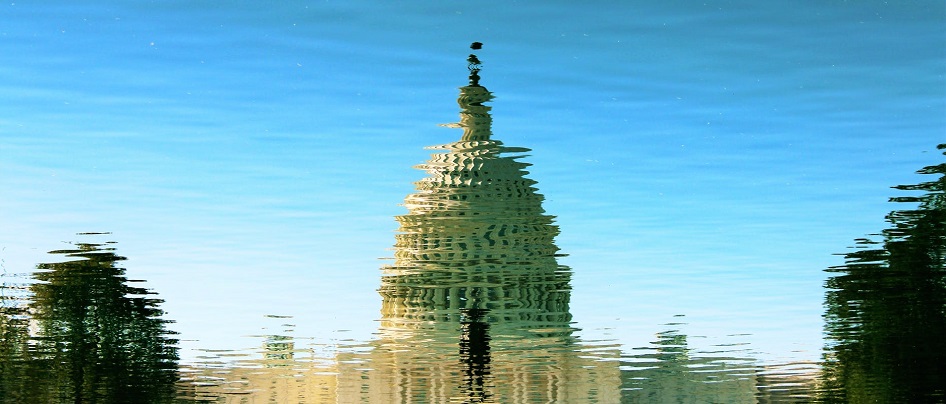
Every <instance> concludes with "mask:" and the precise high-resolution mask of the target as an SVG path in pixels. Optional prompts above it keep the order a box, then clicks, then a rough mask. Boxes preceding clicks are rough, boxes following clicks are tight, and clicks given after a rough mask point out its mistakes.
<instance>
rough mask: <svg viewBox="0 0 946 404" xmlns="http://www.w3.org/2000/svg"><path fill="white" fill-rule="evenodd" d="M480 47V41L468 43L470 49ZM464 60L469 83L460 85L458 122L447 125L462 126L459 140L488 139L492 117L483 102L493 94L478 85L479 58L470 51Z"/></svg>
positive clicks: (480, 64) (488, 108) (491, 97)
mask: <svg viewBox="0 0 946 404" xmlns="http://www.w3.org/2000/svg"><path fill="white" fill-rule="evenodd" d="M482 48H483V44H482V43H480V42H473V43H472V44H471V45H470V49H473V50H479V49H482ZM466 61H467V66H466V68H467V69H468V70H469V71H470V84H469V85H467V86H464V87H460V97H459V98H458V99H457V103H459V104H460V122H459V123H458V124H455V125H449V126H453V127H461V128H463V138H462V139H461V140H462V141H464V142H469V141H477V140H489V138H490V135H491V134H492V133H491V131H490V124H491V123H492V118H491V117H490V114H489V111H490V109H491V108H490V107H488V106H485V105H483V103H484V102H486V101H489V100H491V99H493V94H492V93H490V92H489V90H487V89H486V87H483V86H481V85H480V74H479V73H480V70H481V69H482V68H483V65H482V62H480V58H479V57H477V56H476V55H475V54H472V53H471V54H470V56H468V57H467V58H466Z"/></svg>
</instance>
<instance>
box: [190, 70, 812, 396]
mask: <svg viewBox="0 0 946 404" xmlns="http://www.w3.org/2000/svg"><path fill="white" fill-rule="evenodd" d="M468 61H469V63H470V65H469V69H470V82H469V85H467V86H464V87H461V88H460V96H459V99H458V103H459V105H460V109H461V111H460V122H458V123H455V124H450V125H447V126H449V127H453V128H460V129H462V130H463V133H462V135H461V137H460V139H459V140H458V141H456V142H453V143H448V144H444V145H438V146H432V147H430V149H433V150H436V151H437V152H436V153H434V154H433V155H432V156H431V158H430V159H429V160H428V161H427V162H425V163H424V164H421V165H419V166H418V167H417V168H419V169H421V170H424V171H425V172H426V173H427V176H426V177H425V178H424V179H422V180H420V181H418V182H416V183H415V185H416V191H415V192H414V193H412V194H410V195H408V196H407V197H406V198H405V202H404V206H405V207H406V208H407V213H406V214H404V215H400V216H397V217H396V220H397V222H398V224H399V228H398V232H397V234H396V236H395V246H394V247H395V248H394V258H393V262H392V263H391V264H390V265H386V266H383V267H382V276H381V285H380V288H379V290H378V292H379V294H380V295H381V298H382V302H381V317H380V321H379V327H378V331H377V333H376V337H375V338H374V339H373V340H371V341H367V342H358V343H354V344H352V345H351V346H338V345H336V346H334V347H332V348H331V349H322V348H321V347H320V345H319V344H316V343H312V344H311V345H310V346H309V348H300V347H299V346H298V345H291V344H289V341H293V339H292V338H290V337H288V332H287V333H284V334H280V335H282V337H279V336H273V335H270V336H265V337H261V338H262V346H263V348H262V349H259V348H257V349H254V350H252V351H251V352H236V351H227V352H207V356H206V357H205V358H204V360H203V363H202V364H199V365H196V366H193V367H192V368H191V369H188V382H189V388H190V389H192V390H193V391H194V393H195V394H196V397H197V398H199V399H202V400H216V401H220V402H273V403H276V402H307V403H310V402H311V403H321V402H332V403H349V402H352V403H353V402H370V403H414V402H431V403H433V402H436V403H442V402H458V403H459V402H463V403H553V402H554V403H615V402H645V403H650V402H653V403H663V402H704V401H713V402H727V403H743V402H746V403H749V402H757V401H764V402H767V401H780V402H783V401H784V402H791V401H797V402H804V401H806V400H807V398H808V396H807V395H805V394H797V393H799V391H805V390H806V389H808V388H809V387H811V385H812V384H811V383H810V380H811V378H810V377H808V376H810V375H811V374H812V371H813V370H812V369H813V367H814V366H813V365H812V364H810V363H796V364H788V365H785V366H782V367H775V366H768V367H759V366H758V365H757V363H756V362H755V361H754V360H752V359H750V358H749V354H748V352H746V348H745V347H742V346H739V345H738V344H736V345H718V346H712V347H711V351H706V350H705V349H700V348H692V347H690V346H689V343H688V337H687V335H685V334H684V333H682V332H681V331H680V330H679V328H673V329H670V330H666V331H663V332H660V333H658V334H657V341H655V342H654V343H653V344H651V345H650V346H647V347H641V348H640V349H635V350H634V352H630V353H622V351H621V350H620V345H619V344H617V343H616V342H614V341H611V340H606V341H583V340H582V339H581V338H580V335H579V330H578V329H577V328H576V327H575V326H574V323H573V320H572V314H571V313H570V311H569V304H570V298H571V277H572V271H571V269H570V268H568V267H566V266H563V265H560V264H559V262H558V259H557V258H558V257H559V256H560V254H559V249H558V247H557V246H556V245H555V243H554V239H555V237H556V236H557V235H558V234H559V228H558V226H557V225H555V224H554V218H553V216H550V215H548V214H546V212H545V210H544V209H543V207H542V202H543V196H542V195H541V194H539V193H538V192H537V188H536V186H535V185H536V182H535V181H533V180H531V179H529V178H527V177H526V175H527V174H528V172H527V171H526V168H527V167H528V166H529V164H528V163H526V162H524V161H522V160H523V157H524V155H523V153H524V152H528V151H529V150H528V149H525V148H516V147H509V146H505V145H504V144H503V142H501V141H499V140H497V139H495V138H494V137H493V134H492V132H491V116H490V107H489V106H487V105H485V103H486V102H488V101H490V100H491V99H492V98H493V94H492V93H490V92H489V91H488V90H487V89H486V88H485V87H483V86H482V85H480V83H479V82H480V76H479V72H480V59H479V58H477V57H475V55H471V57H470V58H469V59H468ZM677 325H685V324H682V323H681V324H677ZM677 325H674V327H676V326H677ZM286 326H289V325H288V324H287V325H286ZM273 344H276V345H275V346H276V347H277V348H278V349H277V348H273V346H274V345H273ZM287 344H289V345H287ZM293 346H294V348H293ZM309 349H311V352H309ZM274 352H279V354H274ZM234 358H236V360H234ZM800 375H801V376H800ZM809 391H810V390H809Z"/></svg>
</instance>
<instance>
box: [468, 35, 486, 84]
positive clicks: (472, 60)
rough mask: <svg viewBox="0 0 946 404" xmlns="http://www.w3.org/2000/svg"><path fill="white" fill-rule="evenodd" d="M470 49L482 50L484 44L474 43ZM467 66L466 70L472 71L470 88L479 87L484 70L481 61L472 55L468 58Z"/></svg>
mask: <svg viewBox="0 0 946 404" xmlns="http://www.w3.org/2000/svg"><path fill="white" fill-rule="evenodd" d="M470 49H473V50H480V49H483V44H482V43H481V42H473V43H472V44H470ZM466 61H467V63H468V64H467V66H466V68H467V69H469V70H470V87H479V86H480V75H479V73H480V69H482V63H480V59H479V58H478V57H476V55H474V54H472V53H471V54H470V56H468V57H467V58H466Z"/></svg>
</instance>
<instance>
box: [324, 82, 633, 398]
mask: <svg viewBox="0 0 946 404" xmlns="http://www.w3.org/2000/svg"><path fill="white" fill-rule="evenodd" d="M475 72H476V71H475V70H474V74H475ZM471 81H473V83H472V84H471V85H469V86H466V87H462V88H461V89H460V98H459V101H458V102H459V104H460V107H461V109H462V111H461V120H460V122H459V123H458V124H454V125H451V126H454V127H460V128H462V129H463V136H462V138H461V139H460V141H459V142H456V143H450V144H446V145H441V146H435V147H433V149H437V150H444V151H445V152H443V153H438V154H434V155H433V156H432V157H431V159H430V160H429V161H428V162H427V163H425V164H422V165H420V166H418V168H420V169H423V170H425V171H427V173H428V174H429V176H428V177H427V178H425V179H423V180H421V181H419V182H417V183H416V186H417V192H416V193H414V194H411V195H409V196H408V197H407V198H406V200H405V206H406V207H407V209H408V213H407V214H405V215H402V216H398V217H397V221H398V223H399V224H400V229H399V234H398V235H397V236H396V244H395V261H394V263H393V265H390V266H387V267H384V268H383V275H384V276H383V277H382V281H381V288H380V293H381V295H382V297H383V302H382V309H381V311H382V318H381V327H380V328H381V329H380V337H379V339H378V340H376V341H375V342H374V343H372V349H371V351H370V352H369V353H367V354H364V355H360V359H358V358H356V357H352V358H351V359H352V361H350V362H355V364H353V365H352V366H356V367H358V368H361V369H363V370H362V371H361V372H346V371H342V375H340V377H343V378H345V379H346V380H340V381H339V384H340V385H346V384H348V383H349V382H351V383H354V384H355V385H357V386H358V387H356V386H351V387H352V388H353V391H351V392H350V394H347V393H346V394H340V396H343V397H351V400H352V401H358V398H357V397H359V396H360V397H362V398H364V397H366V396H367V397H370V400H372V402H415V401H423V402H447V401H451V402H452V401H457V402H540V401H541V402H567V401H577V402H585V401H601V402H613V401H617V400H618V399H619V390H620V378H619V371H618V368H617V366H616V365H615V363H614V362H612V363H610V364H609V363H606V362H599V361H596V360H595V358H594V355H593V354H591V353H587V352H586V353H581V350H582V347H581V346H579V345H577V341H576V340H575V338H574V337H573V336H572V333H573V331H574V329H573V328H572V327H571V325H570V323H571V314H569V312H568V302H569V288H570V286H569V280H570V277H571V274H570V271H569V269H568V268H565V267H562V266H559V265H558V263H557V262H556V259H555V256H556V252H557V251H558V249H557V247H556V246H555V245H554V244H553V239H554V237H555V236H556V235H557V234H558V227H557V226H555V225H554V224H553V223H552V219H553V218H552V217H551V216H549V215H546V214H545V212H544V210H543V209H542V199H543V198H542V196H541V195H539V194H538V193H536V189H535V188H534V187H533V185H534V184H535V181H532V180H530V179H527V178H525V174H527V173H526V171H525V170H524V169H525V167H527V166H528V164H527V163H523V162H521V161H519V160H520V158H521V157H522V156H521V155H511V156H510V155H507V153H517V152H524V151H528V149H522V148H510V147H505V146H504V145H503V143H502V142H500V141H497V140H493V139H491V132H490V120H491V119H490V115H489V109H490V108H489V107H488V106H485V105H483V103H484V102H486V101H489V100H490V99H491V98H492V94H491V93H490V92H489V91H487V90H486V88H484V87H482V86H479V85H478V84H476V81H475V80H471ZM605 351H608V350H607V349H606V350H605ZM611 352H613V353H615V354H616V351H614V350H611ZM599 365H600V366H599ZM356 390H358V391H360V393H359V392H356ZM366 390H367V391H366ZM366 392H367V393H368V394H365V393H366ZM341 400H342V401H347V398H343V399H341Z"/></svg>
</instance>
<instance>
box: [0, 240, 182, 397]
mask: <svg viewBox="0 0 946 404" xmlns="http://www.w3.org/2000/svg"><path fill="white" fill-rule="evenodd" d="M76 247H77V248H76V249H74V250H61V251H52V252H50V253H51V254H56V255H61V256H65V257H68V258H69V259H72V260H69V261H65V262H56V263H47V264H40V265H38V267H37V268H38V269H39V271H37V272H36V274H35V275H34V278H35V280H36V282H35V283H33V284H32V285H30V287H29V291H30V298H29V303H28V305H26V306H21V307H10V308H7V309H5V310H6V312H5V313H4V316H3V321H4V327H3V330H2V331H3V333H4V342H3V344H0V347H2V348H0V349H2V355H3V358H2V360H3V362H4V363H6V364H7V365H5V366H4V368H3V369H4V373H3V376H4V381H3V383H2V384H3V385H4V387H3V388H4V391H2V393H3V396H2V397H3V400H4V401H6V402H51V403H56V402H60V403H66V402H74V403H161V402H171V401H173V399H174V396H175V388H174V386H175V383H176V381H177V379H178V375H177V359H178V356H177V348H176V347H175V346H174V344H175V343H176V342H177V341H176V340H174V339H171V338H169V335H171V332H169V331H168V330H167V329H166V328H165V325H166V324H167V323H168V321H167V320H163V319H161V318H160V316H161V315H162V314H163V312H162V311H161V310H160V309H159V308H158V305H159V304H160V303H161V300H159V299H156V298H154V297H151V296H153V293H152V292H149V291H148V290H146V289H144V288H138V287H133V286H130V285H129V283H130V282H131V281H129V280H128V279H126V278H125V277H124V273H125V270H124V269H123V268H119V267H117V266H116V263H117V262H119V261H122V260H124V259H125V258H124V257H120V256H117V255H115V254H114V252H113V250H114V249H113V248H111V247H108V246H107V245H98V244H86V243H80V244H76ZM8 335H9V336H10V337H11V338H10V339H8V338H7V336H8ZM7 370H9V374H8V372H7ZM8 377H11V378H15V379H7V378H8Z"/></svg>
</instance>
